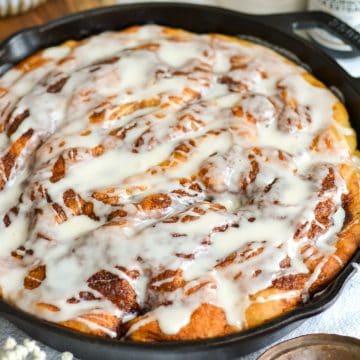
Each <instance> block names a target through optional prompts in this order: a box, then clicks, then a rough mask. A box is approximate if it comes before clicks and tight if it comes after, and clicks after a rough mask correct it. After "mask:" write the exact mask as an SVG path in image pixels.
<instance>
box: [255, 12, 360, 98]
mask: <svg viewBox="0 0 360 360" xmlns="http://www.w3.org/2000/svg"><path fill="white" fill-rule="evenodd" d="M257 18H258V19H259V20H260V21H261V22H264V23H266V24H267V25H269V26H272V27H275V28H277V29H279V30H281V31H285V32H286V33H290V34H292V35H295V36H297V37H300V38H301V40H304V37H305V38H306V39H307V40H308V41H309V42H310V44H311V45H312V46H313V47H317V48H320V49H321V50H322V51H323V52H325V53H326V54H327V55H328V56H330V57H331V58H332V59H333V60H335V61H336V62H337V63H338V64H339V65H340V66H341V67H342V68H343V69H344V71H345V72H347V73H348V75H349V76H350V77H352V80H353V82H354V83H355V84H356V87H357V90H358V91H360V71H359V68H360V65H359V64H360V34H359V33H358V32H357V31H356V30H355V29H353V28H352V27H350V26H349V25H347V24H346V23H344V22H343V21H341V20H340V19H338V18H336V17H334V16H332V15H329V14H327V13H324V12H321V11H308V12H298V13H287V14H274V15H264V16H257ZM306 29H309V30H308V31H306ZM311 29H318V30H319V29H322V30H326V31H327V32H328V33H330V34H331V35H334V36H335V37H336V38H337V39H340V40H342V41H343V44H342V45H339V43H338V44H337V45H336V46H335V47H331V48H330V47H327V46H326V45H324V43H323V42H320V41H317V39H316V38H315V37H313V36H311V35H312V33H311ZM303 30H305V31H303ZM300 34H301V35H300ZM308 34H310V36H309V35H308ZM304 35H305V36H304ZM347 68H348V69H349V70H353V69H354V68H357V69H358V71H357V73H356V74H352V73H351V71H348V70H347Z"/></svg>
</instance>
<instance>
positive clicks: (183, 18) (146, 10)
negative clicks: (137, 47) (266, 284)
mask: <svg viewBox="0 0 360 360" xmlns="http://www.w3.org/2000/svg"><path fill="white" fill-rule="evenodd" d="M145 23H158V24H161V25H168V26H174V27H181V28H184V29H187V30H191V31H194V32H199V33H202V32H219V33H225V34H229V35H239V34H240V35H242V36H243V35H244V36H254V37H257V38H260V39H262V40H265V41H267V42H268V43H270V44H272V45H275V47H277V49H278V51H280V52H285V55H288V56H291V57H293V56H292V55H291V54H290V55H289V54H288V52H287V51H290V52H292V53H293V54H295V55H296V56H297V57H298V59H299V60H297V61H300V62H303V63H305V64H307V65H308V66H309V67H310V68H311V70H312V71H313V72H314V74H315V75H316V76H317V77H318V78H319V79H320V80H322V81H323V82H324V83H325V84H326V85H328V86H335V87H336V88H337V89H339V90H340V91H341V93H342V94H343V96H344V99H345V104H346V106H347V109H348V111H349V114H350V117H351V120H352V126H353V127H354V128H355V130H356V131H357V132H358V133H359V134H360V101H359V100H360V80H359V79H354V78H352V77H350V76H349V75H348V74H347V73H345V72H344V71H343V70H342V69H341V68H340V67H339V66H338V65H337V64H336V62H335V61H334V60H332V59H331V58H330V57H328V56H327V55H326V54H324V52H322V51H320V50H319V49H317V48H316V47H315V46H313V45H311V44H310V43H309V42H307V41H305V40H302V39H300V38H299V37H297V36H295V35H293V34H292V31H291V30H292V27H293V26H303V25H306V24H308V25H313V24H315V23H316V24H317V25H319V24H320V25H321V26H323V27H325V28H327V29H329V30H330V31H332V32H336V33H337V34H338V36H340V37H342V38H343V39H344V40H345V41H346V42H347V43H348V44H350V45H351V46H352V47H353V50H354V51H355V52H356V51H357V52H359V51H360V35H359V34H358V33H356V32H355V31H354V30H353V29H351V28H350V27H348V26H347V25H345V24H344V23H342V22H341V21H340V20H337V19H336V18H334V17H331V16H329V15H326V14H324V13H321V12H313V13H292V14H285V15H270V16H250V15H245V14H241V13H237V12H233V11H229V10H224V9H220V8H216V7H207V6H199V5H189V4H170V3H165V4H164V3H162V4H155V3H153V4H149V3H146V4H132V5H123V6H113V7H106V8H99V9H95V10H90V11H86V12H82V13H78V14H75V15H70V16H67V17H64V18H61V19H58V20H55V21H52V22H49V23H47V24H45V25H42V26H39V27H34V28H30V29H25V30H22V31H20V32H18V33H16V34H14V35H13V36H11V37H10V38H8V39H7V40H5V41H4V42H3V43H2V44H0V74H1V73H4V72H5V71H6V70H7V69H8V68H10V67H11V66H13V65H14V64H16V63H17V62H19V61H20V60H22V59H23V58H25V57H27V56H29V55H30V54H32V53H34V52H35V51H36V50H39V49H41V48H45V47H48V46H51V45H55V44H59V43H61V42H63V41H65V40H68V39H72V38H73V39H74V38H75V39H81V38H84V37H86V36H89V35H92V34H96V33H99V32H102V31H105V30H115V29H122V28H125V27H127V26H130V25H134V24H145ZM279 47H280V49H279ZM281 48H282V49H286V50H287V51H285V50H284V51H283V50H281ZM352 262H356V263H360V250H359V251H358V252H357V253H356V254H355V256H354V257H353V259H352ZM352 271H353V267H352V265H351V263H348V264H347V265H346V266H345V267H344V269H343V270H342V271H341V273H340V274H339V275H338V276H337V277H336V279H335V280H334V281H333V282H332V283H331V284H330V285H329V286H328V287H327V288H326V290H325V291H323V292H322V293H321V294H320V295H318V296H315V297H314V298H312V299H311V300H310V301H309V302H307V303H306V304H304V305H302V306H300V307H299V308H297V309H296V310H294V311H292V312H290V313H288V314H286V315H283V316H281V317H279V318H276V319H274V320H272V321H269V322H267V323H266V324H264V325H261V326H259V327H256V328H254V329H250V330H246V331H243V332H240V333H237V334H233V335H229V336H225V337H219V338H214V339H208V340H203V341H186V342H171V343H155V344H143V343H134V342H128V341H117V340H110V339H101V338H97V337H94V336H88V335H82V334H80V333H78V332H75V331H72V330H67V329H64V328H62V327H60V326H57V325H54V324H51V323H49V322H47V321H44V320H40V319H37V318H35V317H33V316H31V315H28V314H25V313H24V312H22V311H20V310H17V309H15V308H14V307H12V306H10V305H8V304H6V303H4V302H2V301H0V312H1V313H3V315H4V316H5V317H7V318H8V319H9V320H10V321H12V322H13V323H14V324H16V325H17V326H18V327H19V328H21V329H23V330H24V331H26V332H27V333H28V334H30V335H31V336H32V337H34V338H36V339H38V340H40V341H42V342H44V343H46V344H48V345H50V346H52V347H54V348H56V349H58V350H61V351H65V350H69V351H72V352H73V353H74V354H75V355H76V356H78V357H80V358H82V359H101V358H104V359H110V360H112V359H129V360H131V359H139V360H140V359H156V360H161V359H167V360H169V359H170V360H171V359H182V358H183V357H184V356H187V355H188V356H191V359H194V360H195V359H224V358H227V359H233V358H238V357H240V356H241V355H245V354H248V353H251V352H253V351H255V350H257V349H259V348H261V347H264V346H266V345H269V344H271V343H272V342H273V341H275V340H277V339H279V338H280V337H282V336H283V335H285V334H286V333H288V332H289V331H291V330H292V329H293V328H295V327H296V326H298V324H299V322H301V321H303V320H304V319H306V318H308V317H310V316H313V315H315V314H318V313H320V312H322V311H324V310H325V309H326V308H328V307H329V306H330V305H331V304H332V303H333V302H334V301H335V300H336V298H337V297H338V295H339V293H340V291H341V289H342V287H343V284H344V282H345V281H346V279H348V278H349V277H350V275H351V273H352Z"/></svg>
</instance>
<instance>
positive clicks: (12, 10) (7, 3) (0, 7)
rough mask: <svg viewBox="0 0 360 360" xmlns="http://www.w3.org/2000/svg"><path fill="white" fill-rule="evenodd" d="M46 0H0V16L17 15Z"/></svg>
mask: <svg viewBox="0 0 360 360" xmlns="http://www.w3.org/2000/svg"><path fill="white" fill-rule="evenodd" d="M45 1H46V0H0V17H5V16H11V15H18V14H21V13H23V12H26V11H28V10H30V9H32V8H34V7H35V6H38V5H40V4H41V3H43V2H45Z"/></svg>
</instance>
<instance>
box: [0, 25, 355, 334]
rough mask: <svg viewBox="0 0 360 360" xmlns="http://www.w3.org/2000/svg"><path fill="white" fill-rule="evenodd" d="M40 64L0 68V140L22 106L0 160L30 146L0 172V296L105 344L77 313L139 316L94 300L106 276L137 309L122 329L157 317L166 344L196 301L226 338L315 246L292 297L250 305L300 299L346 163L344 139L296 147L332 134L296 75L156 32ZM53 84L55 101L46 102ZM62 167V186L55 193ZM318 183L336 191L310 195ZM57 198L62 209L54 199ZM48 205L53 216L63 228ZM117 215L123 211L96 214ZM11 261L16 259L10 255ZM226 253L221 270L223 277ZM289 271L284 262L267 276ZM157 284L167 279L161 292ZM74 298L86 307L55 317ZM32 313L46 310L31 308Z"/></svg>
mask: <svg viewBox="0 0 360 360" xmlns="http://www.w3.org/2000/svg"><path fill="white" fill-rule="evenodd" d="M41 57H42V58H46V59H47V61H46V62H44V63H43V64H42V65H41V66H40V67H36V68H35V69H32V70H31V71H28V72H25V71H24V70H21V69H13V70H10V71H9V72H7V73H6V74H5V75H4V76H3V77H2V78H1V79H0V90H1V89H5V90H6V91H5V94H2V93H1V92H0V110H1V111H2V118H1V119H2V123H3V125H4V126H5V129H9V125H6V121H8V120H6V121H5V119H6V118H7V116H9V123H10V124H11V122H13V121H15V119H16V117H17V116H19V115H21V114H24V112H25V111H26V110H29V114H28V116H26V117H25V119H23V121H22V122H21V124H20V125H19V126H18V127H16V129H15V130H14V131H11V134H10V133H8V135H9V136H7V135H6V131H8V132H9V130H6V131H5V130H4V132H2V133H0V155H1V156H0V157H1V158H3V156H5V154H6V152H7V151H8V149H9V147H10V146H11V144H13V143H14V142H15V141H16V140H17V139H19V137H20V136H22V135H23V134H24V133H26V131H28V130H29V129H33V132H34V134H33V136H32V137H31V139H30V140H29V141H28V143H27V144H26V145H25V147H24V149H23V151H21V153H20V154H19V156H18V157H17V159H16V162H15V165H14V167H13V169H12V170H11V173H10V175H9V176H5V175H4V172H5V169H4V168H0V170H1V171H0V176H3V180H4V182H5V184H4V186H3V189H2V191H0V218H1V219H4V221H1V223H0V231H1V235H0V240H1V242H2V245H1V249H0V256H1V259H0V266H1V271H0V288H1V289H2V293H3V296H4V298H5V299H7V300H8V301H11V302H14V303H16V304H17V306H19V307H21V308H22V309H25V310H26V311H29V312H32V313H34V314H37V315H39V316H41V317H44V318H46V319H48V320H51V321H65V320H69V319H77V320H78V321H81V322H83V323H85V324H86V325H88V326H89V328H91V329H97V330H101V331H103V332H104V333H106V334H107V335H109V336H116V332H114V331H113V330H111V329H108V328H105V327H103V326H100V325H97V324H95V323H93V322H91V320H89V319H85V318H83V317H82V315H84V314H94V313H101V312H103V313H107V314H112V315H114V316H117V317H119V318H123V321H127V320H130V319H132V318H134V317H135V316H136V312H134V311H130V312H126V311H124V309H121V308H119V306H117V305H116V304H115V303H114V302H112V301H110V300H109V299H108V298H106V296H103V295H104V294H102V293H101V291H98V290H96V289H94V288H91V286H90V285H89V283H88V279H90V278H91V276H93V275H94V274H96V273H97V272H99V271H101V270H104V271H107V272H110V273H112V274H114V276H117V277H118V278H119V279H124V280H126V281H127V282H128V284H130V285H131V287H132V288H133V289H134V291H135V293H136V302H137V304H138V305H139V308H147V309H149V310H148V312H147V314H146V316H145V317H144V319H143V320H141V321H140V322H138V323H137V324H135V325H134V326H133V327H132V328H131V329H130V331H129V333H131V332H133V331H135V330H136V329H138V328H139V327H141V326H142V325H143V324H145V323H147V322H149V321H151V320H157V321H158V323H159V326H160V328H161V330H162V331H163V332H165V333H167V334H176V333H177V332H178V331H179V330H180V329H181V328H182V327H183V326H185V325H186V324H187V323H188V321H189V319H190V317H191V314H192V312H193V311H194V310H195V309H196V308H198V306H199V305H200V304H202V303H210V304H214V305H217V306H219V307H221V308H223V309H224V311H225V314H226V318H227V321H228V323H229V324H230V325H233V326H236V327H238V328H239V329H241V328H244V327H246V326H247V324H246V320H245V318H244V311H245V309H246V308H247V307H248V306H249V305H250V304H251V299H250V296H251V295H254V294H256V293H257V292H259V291H260V290H262V289H265V288H267V287H269V286H271V285H272V282H273V281H274V280H275V279H278V278H281V277H283V276H286V275H289V274H297V273H305V274H306V273H308V272H309V270H308V269H307V266H306V265H305V259H306V258H309V257H311V256H313V255H312V254H313V250H312V248H309V249H307V250H306V251H305V252H302V251H301V249H302V248H303V247H304V246H305V245H308V244H311V245H312V246H313V247H315V248H316V249H317V250H318V252H319V254H318V255H317V256H322V257H323V260H321V261H320V262H319V264H318V266H317V267H316V269H315V271H314V272H313V273H312V274H311V276H310V277H309V280H308V281H307V283H306V285H305V286H304V289H303V290H301V291H298V290H290V291H283V292H282V293H280V294H274V295H272V296H269V297H268V298H264V297H261V296H260V297H258V298H257V299H256V300H255V302H266V301H272V300H278V299H288V298H292V297H295V296H298V295H299V294H302V296H303V297H304V298H306V296H307V294H308V290H309V289H310V287H311V285H312V284H313V283H314V282H315V281H316V279H317V277H318V275H319V273H320V271H321V268H322V266H323V264H324V263H325V262H326V259H327V258H328V257H329V256H330V255H331V254H332V253H334V251H335V247H334V244H335V243H336V235H337V233H338V232H339V231H340V230H341V228H342V225H343V222H344V217H345V213H344V210H343V209H342V203H341V201H342V195H344V194H346V193H347V189H346V184H345V182H344V180H343V179H342V177H341V176H340V174H339V165H340V164H342V163H344V162H345V163H348V164H351V163H352V159H351V158H350V156H349V153H348V149H347V147H346V146H345V144H344V142H339V145H338V146H337V147H335V148H333V149H325V148H321V147H320V145H321V144H320V145H319V149H318V151H315V150H311V149H310V147H311V145H312V144H313V141H314V138H315V137H316V136H317V135H318V134H322V133H325V132H326V131H328V130H329V129H330V128H331V126H335V125H334V120H333V114H332V108H333V105H334V104H335V102H336V98H335V97H334V96H333V95H332V94H331V93H330V92H329V91H328V90H326V89H324V88H320V87H316V86H314V85H311V84H310V83H308V82H307V81H306V80H305V79H304V78H303V74H304V70H303V69H301V68H299V67H297V66H293V65H290V64H288V63H286V62H285V60H284V59H283V58H281V57H280V56H279V55H277V54H275V53H274V52H272V51H271V50H269V49H266V48H263V47H260V46H257V45H251V46H249V45H247V44H243V43H239V42H236V41H230V40H229V39H225V38H222V37H219V36H211V35H194V34H186V33H183V34H178V35H177V36H174V35H172V34H171V33H168V32H167V31H165V30H164V28H162V27H159V26H155V25H151V26H143V27H140V28H139V29H138V30H137V31H133V32H123V33H122V32H119V33H103V34H100V35H97V36H93V37H91V38H89V39H86V40H85V41H83V42H82V43H80V44H79V45H78V46H76V47H74V48H73V49H72V47H71V46H70V45H69V44H68V45H62V46H59V47H53V48H50V49H47V50H45V51H44V52H43V53H42V54H41ZM62 79H66V80H64V84H63V86H62V88H61V89H60V90H59V91H55V88H52V89H51V88H50V89H51V90H50V91H49V87H50V86H51V85H53V84H56V83H57V82H59V81H61V80H62ZM284 91H285V92H286V98H285V99H284V98H283V97H282V96H283V92H284ZM291 99H292V100H294V101H295V103H296V106H295V107H294V106H293V105H292V104H293V103H292V100H291ZM341 134H342V135H349V134H350V132H349V131H348V130H346V131H341ZM320 143H321V140H320ZM40 144H41V146H40ZM100 145H101V149H99V148H98V151H99V153H98V154H96V155H95V152H92V151H95V150H94V149H95V148H96V147H98V146H100ZM38 146H39V147H38ZM334 146H335V145H334ZM37 147H38V148H37ZM60 157H62V159H63V161H64V164H65V170H64V176H63V177H60V178H59V179H55V180H56V181H52V180H51V179H52V176H53V172H54V171H53V168H54V167H55V165H56V162H57V161H58V160H59V158H60ZM1 166H3V165H1ZM330 172H332V174H333V186H332V188H330V189H328V190H326V191H325V192H324V193H322V192H321V191H322V182H323V180H324V178H325V177H326V176H327V175H328V174H329V173H330ZM4 176H5V178H4ZM53 180H54V179H53ZM0 184H1V183H0ZM194 184H195V185H196V186H195V185H194ZM191 185H193V186H191ZM71 189H72V190H73V191H74V192H75V195H73V197H72V199H73V202H72V203H71V204H70V205H69V204H68V205H67V204H66V202H65V195H64V194H65V193H66V192H67V191H69V190H71ZM159 193H161V194H167V197H168V198H169V199H170V202H171V204H170V205H169V206H166V207H164V208H161V209H157V210H149V209H144V208H143V207H142V205H141V204H142V200H143V199H144V198H145V197H146V196H151V195H152V194H159ZM67 194H69V193H67ZM96 194H100V195H101V196H102V197H101V196H100V197H99V196H97V195H96ZM20 195H21V201H19V197H20ZM109 198H111V199H112V200H111V199H110V200H109V201H111V202H106V201H105V200H104V199H106V200H108V199H109ZM328 198H330V199H331V202H332V205H333V210H332V212H331V213H330V215H329V222H330V223H331V224H330V225H329V226H326V225H324V224H320V223H319V222H318V221H317V220H316V218H315V215H314V214H315V209H316V206H317V204H318V203H319V202H321V201H325V200H326V199H328ZM83 202H88V203H91V204H92V205H91V206H93V212H92V215H89V214H84V213H83V211H84V210H83V209H82V206H83ZM74 203H75V205H74ZM54 204H56V206H57V209H59V207H60V209H61V211H62V213H61V214H62V216H65V218H66V219H65V220H64V219H63V222H62V223H59V221H57V220H56V219H57V218H56V216H60V215H59V213H56V209H55V208H54ZM214 204H217V205H214ZM12 208H13V209H15V210H13V211H11V209H12ZM74 208H75V210H74ZM36 209H40V210H36ZM76 209H77V210H76ZM79 209H80V210H79ZM115 210H118V211H123V213H122V215H121V216H120V217H119V216H118V217H116V216H114V217H111V216H112V215H111V214H112V213H113V211H115ZM76 211H77V213H76ZM35 219H36V221H35ZM169 219H170V220H171V219H173V220H172V221H169ZM115 221H117V223H115ZM109 223H110V224H111V225H112V226H109ZM312 223H313V224H317V225H318V226H320V228H321V229H322V230H321V231H320V232H319V233H318V234H316V236H314V237H312V238H309V235H308V234H309V233H306V232H305V230H304V231H303V232H302V233H301V235H300V236H299V238H298V239H295V238H294V237H295V233H296V230H297V229H298V227H299V225H301V224H305V225H304V227H305V229H306V230H309V228H310V224H312ZM39 234H41V236H40V235H39ZM205 240H206V241H205ZM20 246H22V247H20ZM19 247H20V248H19ZM17 248H19V249H18V250H17V252H16V254H17V255H18V257H19V256H20V257H21V258H20V259H16V258H15V257H14V256H9V253H10V252H11V251H15V250H16V249H17ZM27 250H28V252H26V251H27ZM29 250H30V252H29ZM251 253H253V254H254V256H252V257H247V255H249V254H251ZM231 254H236V257H235V260H233V261H231V262H230V263H228V264H227V263H226V262H225V263H224V260H225V259H226V258H227V257H228V256H229V255H231ZM13 255H14V253H13ZM286 257H289V259H290V262H289V265H288V267H286V268H282V267H281V266H280V263H281V261H282V260H284V259H285V258H286ZM140 258H141V261H140V260H139V259H140ZM339 262H341V260H340V259H339ZM39 264H41V265H45V266H46V278H44V279H43V280H42V282H41V285H40V286H37V287H36V288H33V289H32V290H30V289H24V286H23V283H24V278H25V277H26V275H27V274H28V273H29V271H30V270H31V269H33V268H34V267H36V266H39ZM221 264H223V265H221ZM124 268H125V269H127V270H137V271H138V273H139V276H138V277H136V278H133V277H131V276H129V275H127V273H126V272H124V271H123V270H121V269H124ZM165 270H171V271H173V275H172V276H170V277H165V278H161V277H160V278H158V276H159V275H160V274H161V273H163V272H164V271H165ZM176 271H180V272H181V277H182V279H183V280H184V281H185V283H186V284H185V285H184V286H183V287H180V288H178V289H176V290H174V291H169V292H162V291H159V290H157V289H160V288H161V287H162V286H166V284H171V283H172V281H174V276H175V275H174V274H175V272H176ZM239 274H241V275H239ZM202 283H206V284H207V285H205V286H203V287H201V288H200V289H199V290H198V291H195V292H194V293H193V294H191V295H189V296H187V295H186V293H187V291H188V290H189V289H191V288H192V287H193V286H196V285H199V284H202ZM150 285H151V286H150ZM149 289H150V290H149ZM80 292H92V293H93V295H94V297H96V299H92V300H91V301H90V300H80V301H77V302H72V303H69V301H68V300H69V299H71V298H76V299H79V293H80ZM39 302H41V303H46V304H51V305H53V306H55V307H57V309H58V310H57V311H49V310H44V309H43V308H42V309H39V307H38V306H37V304H38V303H39ZM164 303H166V304H167V305H164Z"/></svg>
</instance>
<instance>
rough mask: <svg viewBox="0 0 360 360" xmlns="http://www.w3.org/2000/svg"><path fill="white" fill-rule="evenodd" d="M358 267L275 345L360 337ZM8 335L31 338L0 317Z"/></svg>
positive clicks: (56, 356) (0, 333)
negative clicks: (329, 301)
mask: <svg viewBox="0 0 360 360" xmlns="http://www.w3.org/2000/svg"><path fill="white" fill-rule="evenodd" d="M357 268H358V271H356V273H355V274H354V275H353V276H352V278H351V279H349V280H348V281H347V283H346V284H345V287H344V289H343V291H342V293H341V295H340V297H339V298H338V299H337V301H336V302H335V304H334V305H333V306H332V307H331V308H330V309H328V310H326V311H325V312H323V313H321V314H319V315H317V316H315V317H313V318H310V319H308V320H306V321H305V322H304V323H303V324H302V325H300V326H299V327H298V328H297V329H295V330H294V331H292V332H291V333H289V334H288V335H287V336H285V337H284V338H282V339H281V340H279V341H278V342H280V341H284V340H287V339H292V338H294V337H297V336H300V335H305V334H311V333H331V334H339V335H348V336H354V337H358V338H360V267H359V266H358V267H357ZM9 336H11V337H13V338H15V339H16V341H17V342H18V343H22V342H23V340H24V339H25V338H28V337H29V336H30V337H31V334H25V333H24V332H22V331H20V330H19V329H17V328H16V327H15V326H14V325H12V324H11V323H10V322H8V321H7V320H5V319H4V318H2V317H0V344H1V345H2V344H4V343H5V341H6V339H7V338H8V337H9ZM264 341H265V338H264ZM274 344H275V343H274ZM274 344H273V345H274ZM39 345H40V347H41V349H42V350H44V351H45V352H46V354H47V359H48V360H60V359H61V354H60V353H59V352H57V351H55V350H53V349H51V348H49V347H47V346H45V345H43V344H39ZM264 350H265V348H264V349H262V350H259V351H257V352H256V353H253V354H251V355H248V356H245V357H241V358H239V360H255V359H256V358H257V357H258V356H259V355H260V354H261V353H262V352H264ZM83 360H86V359H83Z"/></svg>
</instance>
